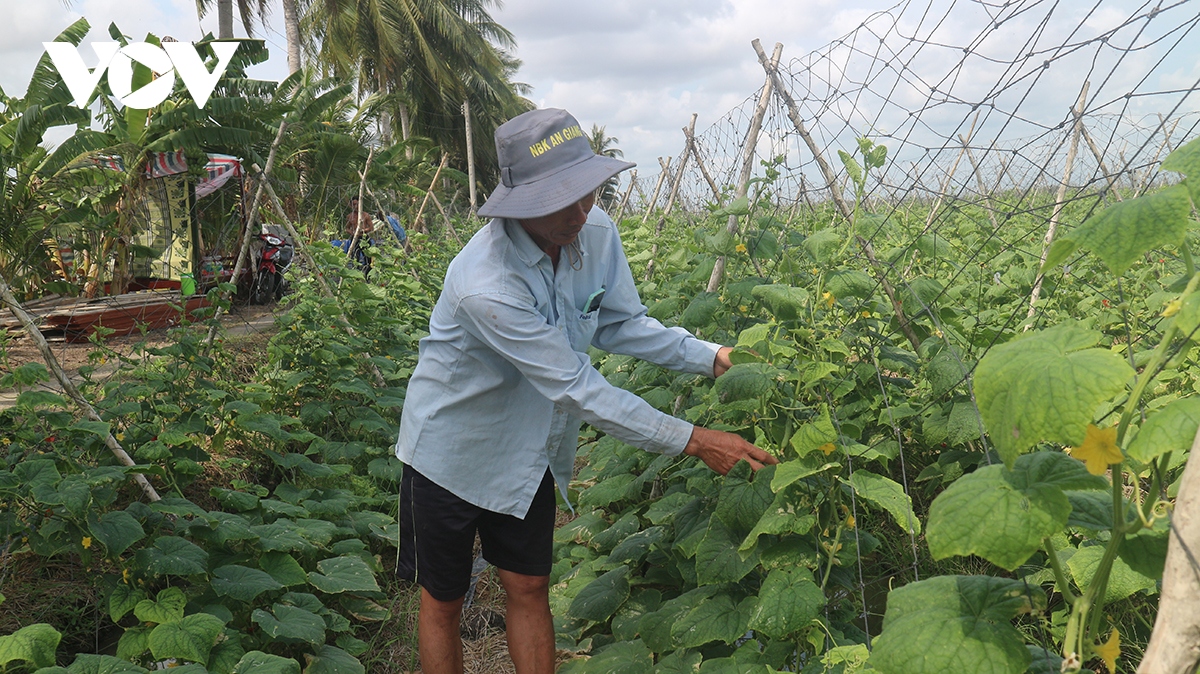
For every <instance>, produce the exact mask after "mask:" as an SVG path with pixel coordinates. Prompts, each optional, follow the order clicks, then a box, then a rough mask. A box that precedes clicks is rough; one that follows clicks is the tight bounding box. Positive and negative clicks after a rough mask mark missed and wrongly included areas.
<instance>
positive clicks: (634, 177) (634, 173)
mask: <svg viewBox="0 0 1200 674" xmlns="http://www.w3.org/2000/svg"><path fill="white" fill-rule="evenodd" d="M636 183H637V169H633V170H632V171H630V172H629V187H627V188H625V196H623V197H621V205H620V206H619V207H618V208H617V217H615V218H613V222H614V223H616V224H617V225H620V224H621V216H622V215H624V214H625V204H628V203H629V195H630V194H632V193H633V186H634V185H635V184H636Z"/></svg>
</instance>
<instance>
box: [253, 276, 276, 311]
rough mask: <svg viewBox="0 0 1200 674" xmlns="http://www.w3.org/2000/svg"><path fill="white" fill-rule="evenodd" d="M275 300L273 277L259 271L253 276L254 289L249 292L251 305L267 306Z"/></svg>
mask: <svg viewBox="0 0 1200 674" xmlns="http://www.w3.org/2000/svg"><path fill="white" fill-rule="evenodd" d="M274 299H275V275H274V274H272V273H271V272H269V271H267V270H266V269H260V270H259V272H258V274H256V275H255V276H254V287H253V288H251V290H250V303H251V304H268V303H270V302H271V301H272V300H274Z"/></svg>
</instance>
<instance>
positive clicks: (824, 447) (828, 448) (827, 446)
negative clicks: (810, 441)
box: [817, 442, 837, 456]
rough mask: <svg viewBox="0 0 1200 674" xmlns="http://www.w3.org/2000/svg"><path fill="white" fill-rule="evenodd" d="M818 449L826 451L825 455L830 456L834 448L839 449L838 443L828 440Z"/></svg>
mask: <svg viewBox="0 0 1200 674" xmlns="http://www.w3.org/2000/svg"><path fill="white" fill-rule="evenodd" d="M817 449H819V450H821V451H822V452H825V456H829V455H830V454H833V450H835V449H837V445H835V444H833V443H832V442H827V443H825V444H823V445H821V446H820V447H817Z"/></svg>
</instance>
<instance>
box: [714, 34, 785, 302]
mask: <svg viewBox="0 0 1200 674" xmlns="http://www.w3.org/2000/svg"><path fill="white" fill-rule="evenodd" d="M752 44H754V45H755V47H754V48H755V50H757V51H758V52H759V54H760V56H761V57H762V58H764V59H765V58H766V55H765V54H764V53H763V52H762V45H761V44H759V41H758V38H755V39H754V41H753V43H752ZM781 56H783V43H782V42H776V43H775V51H774V53H772V54H771V60H770V61H769V62H764V64H765V65H766V67H767V80H766V81H765V82H764V83H763V88H762V93H761V94H759V96H758V105H757V106H755V108H754V116H753V117H752V118H751V119H750V129H749V130H748V131H747V132H746V139H745V142H744V144H743V146H742V170H741V173H740V174H739V175H738V182H737V192H736V194H735V196H734V198H735V199H741V198H743V197H745V196H746V195H747V194H748V193H749V191H750V173H751V171H753V170H754V156H755V154H754V151H755V149H756V148H757V146H758V134H759V131H761V130H762V120H763V117H764V116H766V114H767V104H768V103H770V102H771V92H772V90H774V89H775V88H776V86H777V82H776V81H775V80H776V77H775V75H774V72H775V68H776V67H778V66H779V58H780V57H781ZM725 229H726V231H728V232H729V233H730V234H736V233H737V231H738V219H737V216H736V215H730V216H729V220H728V221H727V222H726V224H725ZM724 276H725V256H724V255H718V256H717V262H716V264H714V265H713V270H712V274H711V275H709V277H708V286H707V290H708V292H710V293H712V292H716V291H717V288H718V287H719V286H720V285H721V279H722V278H723V277H724Z"/></svg>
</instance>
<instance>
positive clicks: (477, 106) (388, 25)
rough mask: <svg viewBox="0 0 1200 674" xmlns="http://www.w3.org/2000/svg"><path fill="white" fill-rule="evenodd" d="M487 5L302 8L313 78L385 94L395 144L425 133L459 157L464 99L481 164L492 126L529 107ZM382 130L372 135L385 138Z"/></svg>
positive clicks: (332, 2)
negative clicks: (396, 130) (395, 128)
mask: <svg viewBox="0 0 1200 674" xmlns="http://www.w3.org/2000/svg"><path fill="white" fill-rule="evenodd" d="M493 1H494V0H323V1H322V2H310V3H307V6H306V7H305V10H306V11H304V13H303V16H302V18H301V31H302V34H303V36H304V37H305V38H306V40H305V45H306V47H307V49H308V53H309V56H310V58H311V62H312V63H313V64H314V66H315V67H316V68H318V69H319V70H320V71H321V72H322V73H323V74H326V75H332V76H336V77H339V78H343V79H348V80H350V81H353V82H355V84H356V88H357V90H358V92H359V95H360V96H365V95H367V94H368V93H371V92H378V93H380V94H383V95H385V96H386V97H388V98H387V102H388V104H387V109H388V110H390V111H391V112H394V117H395V118H397V119H398V120H399V122H400V124H399V126H400V138H401V139H404V140H407V139H408V138H410V137H412V136H414V135H420V136H426V137H429V138H432V139H433V140H434V141H435V142H436V143H437V144H438V145H441V146H442V147H443V148H446V149H448V150H449V151H451V152H454V153H455V154H458V155H459V156H462V155H463V154H464V152H465V138H464V136H463V128H464V121H463V117H462V113H461V106H462V103H463V101H464V100H467V101H470V103H471V109H472V112H473V117H474V121H476V124H475V129H476V131H477V138H476V141H477V142H476V143H475V145H476V146H477V147H478V148H479V149H480V150H481V151H480V152H478V153H477V154H478V155H479V158H480V160H481V161H480V165H481V166H485V165H489V164H492V163H494V162H490V161H488V159H489V158H490V157H489V156H488V155H489V154H490V153H491V152H492V150H491V149H490V148H491V146H492V142H491V135H492V132H493V131H494V130H495V127H496V126H497V125H498V124H500V123H502V122H504V121H505V120H507V119H508V118H509V117H511V116H513V115H515V114H518V113H520V112H522V111H524V110H525V109H528V107H529V104H528V102H527V101H525V100H524V99H522V98H521V93H522V91H523V90H522V89H521V88H520V87H519V86H517V85H514V84H513V83H511V81H510V76H511V74H512V72H513V70H514V69H515V68H514V65H515V61H514V60H513V59H512V58H511V57H509V56H508V55H507V54H506V53H505V52H504V51H503V50H504V49H508V48H512V47H513V46H514V44H515V43H514V40H513V36H512V34H511V33H510V32H509V31H508V30H506V29H505V28H503V27H502V26H500V25H499V24H498V23H496V22H495V21H494V20H493V19H492V18H491V16H490V14H489V13H488V9H489V8H490V6H491V5H492V4H493ZM302 6H304V5H303V4H302ZM386 119H387V118H386V117H385V121H386ZM389 126H390V125H388V124H385V128H384V130H383V133H382V134H381V135H383V136H384V139H385V141H386V140H390V136H391V133H390V128H388V127H389Z"/></svg>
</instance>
